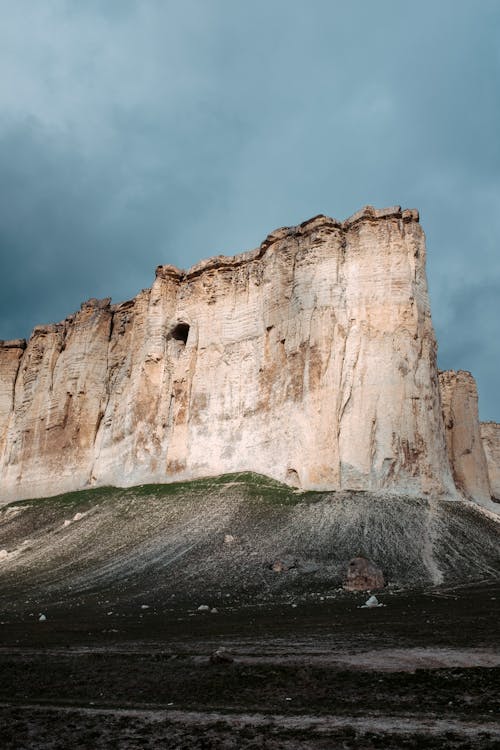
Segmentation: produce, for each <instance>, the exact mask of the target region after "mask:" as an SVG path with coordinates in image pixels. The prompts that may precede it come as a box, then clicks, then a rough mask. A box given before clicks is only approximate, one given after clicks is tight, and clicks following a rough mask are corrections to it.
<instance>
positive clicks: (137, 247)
mask: <svg viewBox="0 0 500 750" xmlns="http://www.w3.org/2000/svg"><path fill="white" fill-rule="evenodd" d="M415 7H417V6H415V5H414V4H410V3H402V2H400V1H399V0H398V1H396V0H393V1H392V2H389V1H387V0H386V1H385V2H384V1H381V2H378V3H371V2H368V0H357V1H356V0H353V2H350V3H343V2H334V1H333V0H328V1H327V0H324V1H322V0H316V1H313V2H310V3H307V4H306V3H302V2H298V1H297V2H293V1H292V0H274V2H263V1H262V2H254V3H243V2H241V3H238V2H234V0H226V1H221V0H210V1H209V2H207V1H206V0H186V1H185V2H183V3H174V2H167V1H162V2H160V1H159V0H158V1H155V0H150V1H149V2H133V1H132V0H128V1H125V0H120V1H119V2H118V1H116V2H112V1H111V0H108V1H107V2H98V1H97V0H92V1H90V0H87V1H86V2H85V3H79V2H70V1H69V0H68V1H67V2H63V1H62V0H61V1H57V2H56V1H55V0H53V1H52V2H50V1H47V2H45V3H43V4H42V3H36V2H34V1H33V2H27V1H23V0H19V1H18V2H16V3H10V2H6V1H5V2H2V0H0V9H1V11H2V24H1V25H0V72H1V77H0V257H1V269H2V273H1V279H0V283H1V289H0V292H1V296H0V306H1V307H0V337H2V338H10V337H14V336H19V335H27V334H28V333H29V330H30V329H31V327H32V326H33V325H34V324H36V323H40V322H47V321H50V320H58V319H61V318H63V317H64V316H65V315H66V314H68V313H70V312H71V311H73V310H74V309H75V308H77V307H78V305H79V303H80V301H82V300H83V299H85V298H88V297H89V296H108V295H110V296H113V298H114V299H115V300H119V299H124V298H128V297H130V296H133V295H134V294H135V293H136V292H137V291H138V290H139V289H140V288H142V287H144V286H149V285H150V283H151V280H152V275H153V272H154V267H155V265H156V264H158V263H167V262H172V263H175V264H176V265H180V266H184V267H185V266H189V265H190V264H192V263H194V262H196V260H198V259H200V258H201V257H206V256H208V255H212V254H214V253H219V252H223V253H233V252H237V251H241V250H244V249H248V248H250V247H254V246H255V245H257V244H258V243H259V242H260V240H261V239H263V237H264V236H265V235H266V234H267V233H268V232H269V231H271V230H272V229H273V228H275V227H277V226H280V225H283V224H293V223H297V222H300V221H302V220H303V219H305V218H308V217H309V216H311V215H314V214H316V213H319V212H323V213H327V214H330V215H334V216H336V217H337V218H345V217H346V216H347V215H349V214H350V213H352V212H353V211H355V210H357V209H358V208H360V207H361V206H362V205H364V204H366V203H374V204H376V205H379V206H382V205H391V204H394V203H400V204H402V205H404V206H412V207H413V206H416V207H418V208H419V209H420V211H421V216H422V224H423V226H424V228H425V230H426V234H427V238H428V251H429V252H428V271H429V282H430V289H431V301H432V307H433V318H434V323H435V326H436V330H437V334H438V340H439V344H440V365H441V366H442V367H455V368H459V367H461V368H464V369H469V370H471V371H472V372H473V374H474V375H475V376H476V378H477V380H478V385H479V391H480V399H481V401H480V405H481V414H482V417H483V418H485V419H486V418H489V419H500V397H499V395H498V392H497V387H496V383H497V371H498V367H499V364H500V362H499V360H500V354H499V344H498V339H499V337H498V335H497V333H496V329H497V327H498V312H497V308H498V299H499V295H498V292H499V291H500V256H499V238H500V211H499V210H498V209H499V200H500V187H499V181H498V175H499V165H500V139H499V138H498V135H497V134H498V131H499V129H500V99H499V97H498V90H499V83H500V52H499V46H498V38H499V32H500V7H499V6H498V3H497V2H494V1H493V0H492V1H491V2H489V1H488V0H482V1H479V2H476V3H474V4H472V3H469V2H459V1H458V0H454V1H453V2H451V1H449V0H441V2H439V3H431V2H421V3H419V4H418V12H415V11H414V10H413V8H415Z"/></svg>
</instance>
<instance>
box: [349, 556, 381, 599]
mask: <svg viewBox="0 0 500 750" xmlns="http://www.w3.org/2000/svg"><path fill="white" fill-rule="evenodd" d="M384 585H385V581H384V574H383V573H382V571H381V570H380V568H378V567H377V566H376V565H375V563H374V562H372V561H371V560H368V558H367V557H361V556H359V557H353V559H352V560H350V561H349V564H348V566H347V574H346V579H345V581H344V589H345V590H346V591H373V590H374V589H375V590H376V589H382V588H384Z"/></svg>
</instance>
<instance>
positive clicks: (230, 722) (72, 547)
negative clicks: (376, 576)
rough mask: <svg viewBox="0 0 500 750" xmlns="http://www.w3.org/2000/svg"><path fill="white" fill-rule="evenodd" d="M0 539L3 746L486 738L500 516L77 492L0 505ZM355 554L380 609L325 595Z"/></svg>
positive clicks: (267, 487)
mask: <svg viewBox="0 0 500 750" xmlns="http://www.w3.org/2000/svg"><path fill="white" fill-rule="evenodd" d="M403 511H404V512H403ZM3 549H5V550H6V552H5V553H3V554H2V556H1V559H0V622H1V624H0V675H1V679H0V740H1V742H0V746H1V747H2V748H5V749H6V750H8V749H9V748H16V749H19V750H23V749H24V748H26V749H28V748H30V750H31V749H33V750H35V749H37V748H39V749H42V748H43V749H44V750H45V749H47V750H48V749H49V748H54V749H55V748H60V749H61V750H62V748H68V747H71V748H75V750H78V749H79V748H81V749H82V750H83V748H126V749H129V748H148V747H149V748H214V749H215V748H269V749H271V748H272V749H274V748H290V749H292V748H293V749H294V750H295V749H296V748H337V747H338V748H349V749H350V748H353V749H354V748H388V749H389V750H392V748H417V747H418V748H420V747H427V748H443V747H446V748H452V749H453V748H496V747H498V746H499V745H500V722H499V721H498V716H499V715H500V706H499V695H500V653H499V650H498V645H497V643H498V621H499V603H500V584H499V582H498V574H499V565H498V526H497V524H496V523H495V522H494V521H493V520H492V519H490V518H488V517H487V516H485V515H484V514H481V513H479V512H476V511H475V510H474V509H473V508H470V507H468V506H466V505H465V504H454V505H453V504H446V503H442V502H441V503H439V502H437V501H435V502H434V503H432V502H428V501H423V500H422V501H419V500H405V499H403V498H401V499H394V498H393V499H392V500H390V501H389V500H387V499H385V500H384V499H381V498H370V497H367V496H366V495H365V494H364V493H363V494H357V495H348V494H343V495H341V496H338V495H337V496H334V495H325V494H322V495H320V494H319V493H318V494H316V493H307V494H306V495H297V494H295V493H293V492H292V491H290V490H289V489H288V488H283V486H281V485H277V484H275V483H272V482H267V481H266V480H263V479H262V478H256V477H248V476H244V477H241V476H240V477H237V478H235V477H230V478H221V479H220V480H217V481H215V482H197V483H192V484H191V485H175V486H170V487H167V488H165V487H154V488H133V489H130V490H113V489H107V490H95V491H90V492H85V493H73V494H71V495H66V496H61V497H59V498H51V499H48V500H44V501H30V502H26V503H17V504H14V505H11V506H8V507H7V508H4V509H2V511H0V551H1V550H3ZM358 553H364V554H368V555H369V556H370V557H372V558H373V559H375V561H376V562H377V563H378V564H380V565H381V566H382V567H383V569H384V571H385V573H386V576H387V578H388V581H389V586H388V587H387V588H386V589H384V591H383V592H381V593H380V594H378V596H379V599H380V601H381V602H382V603H383V604H384V605H385V606H384V607H380V608H376V609H361V608H360V607H361V605H362V604H363V603H364V601H365V600H366V595H364V594H348V593H345V592H343V591H342V590H339V586H340V583H341V579H342V572H343V568H344V566H345V564H346V562H347V560H348V559H349V557H352V556H353V555H355V554H358ZM274 559H286V561H287V563H288V564H289V565H290V566H291V567H290V570H288V571H287V572H284V573H275V572H273V571H272V570H271V569H270V564H271V563H272V562H273V560H274ZM436 579H437V580H441V583H440V584H439V585H435V581H436ZM433 581H434V582H433ZM203 604H206V605H207V606H208V607H209V608H210V609H216V610H217V611H216V612H213V613H212V612H210V611H208V612H207V611H198V607H199V606H200V605H203ZM40 613H43V614H44V615H45V616H46V620H45V621H42V622H40V621H39V616H40ZM220 647H225V648H227V649H228V651H229V653H230V654H231V655H232V657H233V659H234V660H233V661H232V662H231V663H228V664H211V663H210V661H209V656H210V654H211V653H213V652H214V651H215V650H216V649H218V648H220Z"/></svg>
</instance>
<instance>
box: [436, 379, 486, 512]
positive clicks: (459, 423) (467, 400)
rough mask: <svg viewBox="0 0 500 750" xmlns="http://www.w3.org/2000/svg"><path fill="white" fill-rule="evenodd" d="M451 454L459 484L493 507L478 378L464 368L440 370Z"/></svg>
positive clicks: (451, 461)
mask: <svg viewBox="0 0 500 750" xmlns="http://www.w3.org/2000/svg"><path fill="white" fill-rule="evenodd" d="M439 383H440V388H441V401H442V406H443V419H444V423H445V427H446V441H447V445H448V455H449V458H450V463H451V467H452V472H453V477H454V480H455V484H456V486H457V488H458V489H459V490H460V492H461V493H462V494H463V495H465V497H468V498H470V499H471V500H472V499H473V500H476V501H477V502H479V503H481V504H482V505H485V506H487V507H489V506H490V505H491V490H490V482H489V478H488V466H487V463H486V456H485V453H484V449H483V442H482V440H481V430H480V425H479V416H478V399H477V387H476V381H475V380H474V378H473V377H472V375H471V374H470V372H465V371H463V370H458V371H457V372H455V371H454V370H446V371H444V372H440V373H439Z"/></svg>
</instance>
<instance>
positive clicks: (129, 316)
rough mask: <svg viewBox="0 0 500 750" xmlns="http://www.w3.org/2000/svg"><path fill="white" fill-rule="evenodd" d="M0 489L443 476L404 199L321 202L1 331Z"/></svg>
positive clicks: (378, 482)
mask: <svg viewBox="0 0 500 750" xmlns="http://www.w3.org/2000/svg"><path fill="white" fill-rule="evenodd" d="M0 358H1V363H2V364H1V365H0V450H1V456H0V476H1V487H2V490H1V502H6V501H8V500H12V499H15V498H23V497H37V496H44V495H48V494H54V493H58V492H61V491H64V490H69V489H78V488H81V487H84V486H91V485H104V484H114V485H133V484H140V483H143V482H165V481H173V480H184V479H191V478H196V477H200V476H210V475H219V474H223V473H228V472H235V471H242V470H252V471H255V472H259V473H261V474H266V475H268V476H271V477H274V478H276V479H278V480H282V481H285V482H287V483H288V484H290V485H292V486H297V487H302V488H317V489H352V490H368V491H372V492H377V491H388V492H404V493H406V494H410V495H424V494H429V493H432V494H435V493H438V494H439V493H445V494H446V493H448V494H450V493H451V494H453V493H454V492H455V488H454V484H453V479H452V476H451V471H450V467H449V461H448V455H447V447H446V439H445V430H444V425H443V421H442V415H441V404H440V394H439V386H438V377H437V369H436V341H435V337H434V331H433V327H432V322H431V317H430V310H429V299H428V293H427V282H426V277H425V241H424V234H423V231H422V229H421V227H420V224H419V221H418V214H417V212H416V211H412V210H406V211H401V209H400V208H399V207H394V208H390V209H383V210H376V209H373V208H370V207H368V208H365V209H363V210H362V211H360V212H358V214H355V215H354V216H352V217H351V218H350V219H348V220H347V221H345V222H343V223H341V222H338V221H336V220H334V219H331V218H328V217H326V216H317V217H315V218H314V219H311V220H309V221H307V222H304V223H303V224H302V225H300V226H297V227H291V228H284V229H280V230H277V231H275V232H273V233H272V234H271V235H269V236H268V237H267V239H266V240H265V241H264V242H263V243H262V245H261V246H260V247H259V248H257V249H256V250H253V251H250V252H248V253H244V254H242V255H237V256H235V257H231V258H226V257H222V256H219V257H216V258H211V259H210V260H207V261H204V262H202V263H199V264H197V265H196V266H194V267H193V268H191V269H190V270H189V271H187V272H183V271H180V270H178V269H176V268H174V267H172V266H160V267H159V268H158V269H157V272H156V279H155V281H154V283H153V286H152V287H151V289H147V290H144V291H142V292H140V293H139V294H138V295H137V297H135V298H134V299H133V300H131V301H129V302H125V303H122V304H117V305H111V304H110V301H109V300H101V301H97V300H90V301H89V302H87V303H85V304H84V305H82V308H81V310H80V311H79V312H78V313H76V314H75V315H72V316H70V317H69V318H67V319H66V320H65V321H63V322H62V323H59V324H56V325H50V326H40V327H37V328H36V329H35V330H34V331H33V334H32V336H31V338H30V340H29V341H28V342H27V344H26V348H25V349H23V344H22V343H18V344H16V345H14V346H13V345H5V344H4V345H3V346H0Z"/></svg>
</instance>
